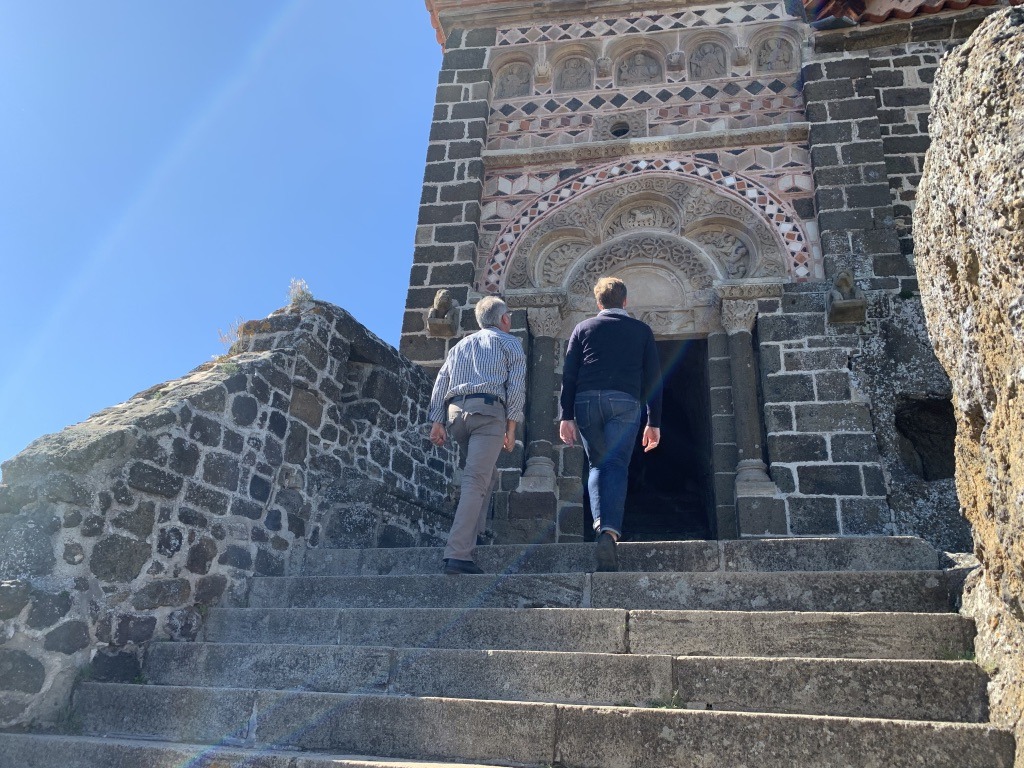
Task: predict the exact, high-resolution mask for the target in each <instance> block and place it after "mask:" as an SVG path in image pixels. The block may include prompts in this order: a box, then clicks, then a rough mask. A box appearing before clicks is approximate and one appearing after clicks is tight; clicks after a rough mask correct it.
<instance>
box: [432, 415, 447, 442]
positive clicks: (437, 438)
mask: <svg viewBox="0 0 1024 768" xmlns="http://www.w3.org/2000/svg"><path fill="white" fill-rule="evenodd" d="M447 439H448V433H447V432H445V429H444V424H442V423H441V422H439V421H435V422H434V423H433V425H432V426H431V427H430V442H432V443H433V444H434V445H444V441H445V440H447Z"/></svg>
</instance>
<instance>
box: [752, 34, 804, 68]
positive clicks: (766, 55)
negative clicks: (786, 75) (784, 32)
mask: <svg viewBox="0 0 1024 768" xmlns="http://www.w3.org/2000/svg"><path fill="white" fill-rule="evenodd" d="M794 60H795V56H794V54H793V44H792V43H791V42H789V40H786V39H784V38H774V37H773V38H769V39H767V40H765V41H764V42H763V43H761V45H760V46H759V47H758V49H757V71H758V72H785V71H788V70H791V69H794V65H793V62H794Z"/></svg>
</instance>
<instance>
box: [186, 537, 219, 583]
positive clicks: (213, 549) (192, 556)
mask: <svg viewBox="0 0 1024 768" xmlns="http://www.w3.org/2000/svg"><path fill="white" fill-rule="evenodd" d="M216 556H217V542H215V541H214V540H213V539H209V538H203V539H200V540H199V541H197V542H196V543H195V544H193V545H192V546H191V547H189V550H188V558H187V560H186V561H185V568H187V569H188V570H189V571H191V572H192V573H199V574H205V573H209V571H210V564H211V563H212V562H213V558H214V557H216Z"/></svg>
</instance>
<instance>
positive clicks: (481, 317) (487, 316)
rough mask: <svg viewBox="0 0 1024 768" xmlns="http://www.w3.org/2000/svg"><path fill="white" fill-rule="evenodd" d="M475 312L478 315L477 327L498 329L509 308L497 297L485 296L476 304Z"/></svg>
mask: <svg viewBox="0 0 1024 768" xmlns="http://www.w3.org/2000/svg"><path fill="white" fill-rule="evenodd" d="M474 312H475V313H476V322H477V325H479V326H480V327H481V328H487V327H488V326H494V327H497V326H498V321H499V320H501V316H502V315H504V314H505V313H506V312H508V307H507V306H506V305H505V302H504V301H502V300H501V299H499V298H498V297H497V296H484V297H483V298H482V299H480V301H478V302H477V303H476V308H475V309H474Z"/></svg>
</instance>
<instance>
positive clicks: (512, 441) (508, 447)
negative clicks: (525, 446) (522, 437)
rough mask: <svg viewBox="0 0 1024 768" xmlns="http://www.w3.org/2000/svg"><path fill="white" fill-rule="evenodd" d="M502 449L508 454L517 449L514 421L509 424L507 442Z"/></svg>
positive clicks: (506, 434)
mask: <svg viewBox="0 0 1024 768" xmlns="http://www.w3.org/2000/svg"><path fill="white" fill-rule="evenodd" d="M501 447H502V448H504V449H505V451H506V452H508V453H512V450H513V449H514V448H515V447H516V423H515V422H514V421H510V422H509V423H508V427H507V428H506V429H505V442H504V443H502V446H501Z"/></svg>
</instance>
